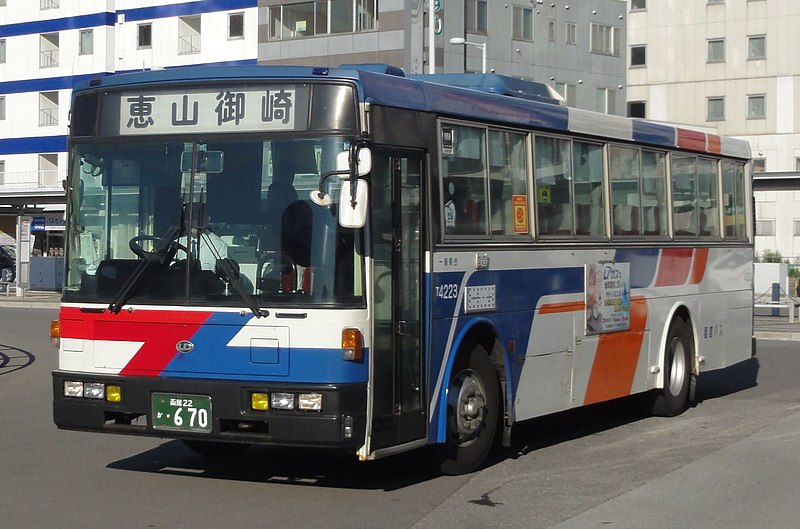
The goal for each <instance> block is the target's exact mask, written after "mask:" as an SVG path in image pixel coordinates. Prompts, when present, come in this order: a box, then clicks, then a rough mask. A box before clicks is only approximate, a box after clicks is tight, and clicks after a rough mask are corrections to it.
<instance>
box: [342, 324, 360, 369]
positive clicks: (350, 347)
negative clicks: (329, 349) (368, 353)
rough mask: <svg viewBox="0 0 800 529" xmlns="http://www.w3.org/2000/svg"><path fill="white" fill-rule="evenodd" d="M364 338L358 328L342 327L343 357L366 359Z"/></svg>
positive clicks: (357, 360) (356, 360)
mask: <svg viewBox="0 0 800 529" xmlns="http://www.w3.org/2000/svg"><path fill="white" fill-rule="evenodd" d="M362 344H363V340H362V338H361V331H359V330H358V329H342V359H343V360H347V361H348V362H361V361H362V360H363V359H364V348H363V345H362Z"/></svg>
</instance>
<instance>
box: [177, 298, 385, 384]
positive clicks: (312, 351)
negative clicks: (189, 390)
mask: <svg viewBox="0 0 800 529" xmlns="http://www.w3.org/2000/svg"><path fill="white" fill-rule="evenodd" d="M252 318H253V316H252V315H251V316H249V317H246V318H243V317H242V316H240V315H239V314H238V313H224V312H218V313H214V314H213V315H212V316H211V317H210V318H209V319H208V321H207V322H206V323H204V324H203V326H202V327H201V328H200V329H199V330H198V331H197V332H196V333H195V334H194V336H192V338H191V341H192V343H193V344H194V346H195V347H194V349H193V350H192V352H191V353H187V354H181V353H177V352H176V354H175V357H174V358H173V359H172V361H171V362H170V363H169V364H167V366H166V368H165V369H164V371H163V372H162V373H161V376H164V377H177V378H215V379H216V378H218V379H224V380H254V381H264V382H278V383H310V384H323V383H328V384H337V383H352V382H366V381H367V377H368V374H369V364H368V362H367V361H366V360H365V361H364V362H362V363H355V362H345V361H343V360H342V353H341V350H340V349H322V348H299V347H289V346H288V344H281V347H280V348H274V349H272V348H269V349H268V348H255V349H254V348H252V347H249V346H245V347H229V346H228V343H229V342H230V341H231V340H232V339H233V337H234V336H236V334H238V333H239V332H240V331H241V330H242V328H243V327H244V326H245V325H246V324H247V322H248V321H250V320H251V319H252ZM270 349H272V350H270ZM257 356H260V358H257ZM368 357H369V351H365V358H368Z"/></svg>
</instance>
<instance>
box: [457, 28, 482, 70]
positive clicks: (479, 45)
mask: <svg viewBox="0 0 800 529" xmlns="http://www.w3.org/2000/svg"><path fill="white" fill-rule="evenodd" d="M450 44H460V45H462V46H474V47H476V48H480V49H481V73H486V43H485V42H482V43H480V42H467V40H466V39H464V38H462V37H453V38H452V39H450ZM465 52H466V50H465Z"/></svg>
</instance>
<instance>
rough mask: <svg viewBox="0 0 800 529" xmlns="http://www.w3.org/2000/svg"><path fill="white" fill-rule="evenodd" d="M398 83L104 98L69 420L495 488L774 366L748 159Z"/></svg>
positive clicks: (172, 76) (701, 144)
mask: <svg viewBox="0 0 800 529" xmlns="http://www.w3.org/2000/svg"><path fill="white" fill-rule="evenodd" d="M551 94H552V92H551V91H550V89H549V88H548V87H547V86H546V85H543V84H537V83H533V82H526V81H520V80H515V79H512V78H509V77H504V76H500V75H494V74H485V75H482V74H465V75H442V74H439V75H435V74H432V75H408V76H406V75H404V73H403V72H402V71H401V70H399V69H397V68H394V67H390V66H384V65H377V64H371V65H345V66H342V67H339V68H327V67H325V68H323V67H300V66H297V67H295V66H281V67H277V66H275V67H273V66H236V67H224V66H220V67H214V68H207V67H204V68H181V69H172V70H164V71H145V72H138V73H130V74H121V75H109V76H104V77H98V78H96V79H92V80H88V81H86V82H83V83H81V84H79V85H77V86H76V87H75V90H74V92H73V100H72V111H71V123H70V139H69V152H70V154H69V156H70V169H69V172H68V178H67V181H66V188H67V202H68V203H67V226H66V237H65V238H66V242H65V267H66V269H65V275H64V277H65V279H64V290H63V297H62V303H61V308H60V312H59V319H58V320H57V321H55V322H54V323H53V328H52V329H51V333H52V334H53V336H54V341H55V342H57V343H58V347H59V363H58V368H57V369H56V370H55V371H54V372H53V374H52V380H53V394H54V403H53V409H54V421H55V423H56V425H57V426H58V427H59V428H62V429H68V430H82V431H88V432H104V433H114V434H129V435H139V436H151V437H158V438H164V439H180V440H182V441H183V442H185V443H186V445H187V446H188V447H189V448H191V449H193V450H195V451H196V452H199V453H201V454H228V455H230V454H235V453H237V452H239V451H241V450H244V449H245V448H247V447H248V446H249V445H269V446H291V447H301V448H304V449H305V448H308V449H320V450H331V451H338V452H345V453H349V454H351V455H353V456H355V457H357V458H358V459H359V460H372V459H376V458H380V457H383V456H388V455H392V454H397V453H400V452H403V451H408V450H411V449H417V448H421V447H426V446H427V448H426V450H423V451H421V452H426V453H427V454H426V457H427V456H432V457H433V460H434V461H435V462H436V464H437V465H438V469H439V470H440V471H441V472H443V473H447V474H460V473H467V472H472V471H474V470H476V469H477V468H479V467H480V466H481V465H482V463H483V462H484V460H485V458H486V456H487V454H488V453H489V451H490V450H491V449H492V448H493V446H494V445H495V441H497V444H500V443H504V444H506V445H509V443H510V436H511V432H512V428H513V426H514V425H515V424H516V423H518V422H519V421H523V420H526V419H530V418H533V417H539V416H543V415H546V414H552V413H556V412H560V411H562V410H567V409H570V408H575V407H579V406H586V405H590V404H594V403H598V402H603V401H609V400H612V399H618V398H621V397H626V396H629V395H634V394H641V395H642V398H643V399H645V401H646V402H648V403H650V404H651V405H652V409H653V412H654V413H655V414H658V415H664V416H672V415H677V414H679V413H681V412H683V411H684V410H685V409H686V408H687V407H688V406H689V405H690V404H691V402H692V397H693V391H694V384H695V380H696V379H697V377H698V376H699V375H700V373H701V372H704V371H708V370H716V369H721V368H724V367H727V366H729V365H732V364H734V363H737V362H740V361H744V360H746V359H748V358H751V357H752V356H753V354H754V347H753V316H752V306H753V303H752V299H753V297H752V296H753V293H752V262H753V230H752V224H753V219H752V211H753V208H752V206H753V204H752V185H751V181H750V170H749V165H748V164H749V157H750V148H749V146H748V144H747V143H746V142H743V141H739V140H736V139H731V138H726V137H720V136H717V135H714V134H709V133H706V132H699V131H696V130H689V129H686V128H681V127H676V126H669V125H666V124H661V123H655V122H648V121H644V120H638V119H627V118H622V117H617V116H611V115H605V114H598V113H593V112H589V111H584V110H579V109H575V108H568V107H565V106H562V105H561V104H560V103H559V100H558V98H556V97H553V96H552V95H551Z"/></svg>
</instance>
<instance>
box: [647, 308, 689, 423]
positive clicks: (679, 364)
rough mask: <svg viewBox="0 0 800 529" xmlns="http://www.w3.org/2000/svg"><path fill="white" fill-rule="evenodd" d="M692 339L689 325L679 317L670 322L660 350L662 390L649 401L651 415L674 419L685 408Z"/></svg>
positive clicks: (687, 395) (687, 399) (687, 398)
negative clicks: (661, 356)
mask: <svg viewBox="0 0 800 529" xmlns="http://www.w3.org/2000/svg"><path fill="white" fill-rule="evenodd" d="M693 358H694V339H693V338H692V330H691V327H690V326H689V324H688V323H687V322H686V321H684V320H683V319H682V318H680V317H676V318H675V319H674V320H672V323H671V324H670V326H669V331H668V332H667V342H666V347H665V350H664V389H663V390H661V392H660V393H659V394H658V395H657V396H656V398H655V400H654V401H653V415H657V416H660V417H674V416H676V415H680V414H681V413H683V412H684V411H685V410H686V408H688V407H689V386H690V385H691V381H692V359H693Z"/></svg>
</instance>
